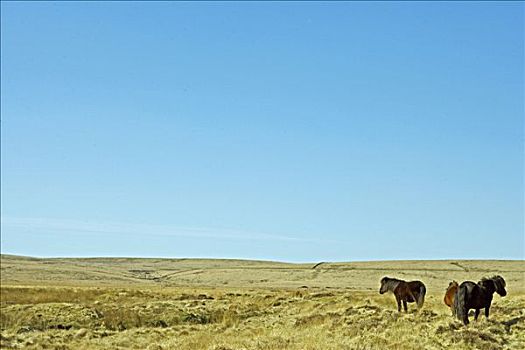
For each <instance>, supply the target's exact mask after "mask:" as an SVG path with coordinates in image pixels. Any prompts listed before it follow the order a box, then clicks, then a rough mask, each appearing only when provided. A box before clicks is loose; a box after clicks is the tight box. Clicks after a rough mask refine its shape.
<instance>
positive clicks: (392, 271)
mask: <svg viewBox="0 0 525 350" xmlns="http://www.w3.org/2000/svg"><path fill="white" fill-rule="evenodd" d="M0 263H1V269H0V272H1V282H2V285H35V286H36V285H47V286H49V285H78V286H145V285H148V286H153V285H157V286H163V287H169V286H186V287H187V286H210V287H213V286H217V287H219V286H232V287H249V288H338V289H356V290H375V289H377V288H378V285H379V280H380V279H381V277H383V276H391V277H397V278H401V279H406V280H411V279H420V280H423V281H424V282H425V284H426V285H427V286H428V288H429V290H430V291H432V290H438V291H439V292H440V293H441V292H442V291H443V289H444V288H446V286H447V285H448V282H449V281H450V280H452V279H455V280H457V281H463V280H474V281H477V280H479V279H480V278H481V277H483V276H489V275H494V274H501V275H502V276H504V277H505V279H506V280H507V284H508V287H509V290H521V291H523V290H525V280H524V276H525V261H524V260H513V261H508V260H432V261H425V260H418V261H371V262H322V263H321V262H312V263H301V264H294V263H283V262H272V261H256V260H235V259H161V258H122V257H119V258H106V257H105V258H34V257H28V256H16V255H8V254H2V255H1V256H0Z"/></svg>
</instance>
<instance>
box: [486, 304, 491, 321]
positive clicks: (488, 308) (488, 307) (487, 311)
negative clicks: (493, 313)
mask: <svg viewBox="0 0 525 350" xmlns="http://www.w3.org/2000/svg"><path fill="white" fill-rule="evenodd" d="M489 312H490V306H487V307H486V308H485V317H486V318H487V319H488V318H489Z"/></svg>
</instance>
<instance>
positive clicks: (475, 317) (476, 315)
mask: <svg viewBox="0 0 525 350" xmlns="http://www.w3.org/2000/svg"><path fill="white" fill-rule="evenodd" d="M478 316H479V309H476V311H475V312H474V321H477V320H478Z"/></svg>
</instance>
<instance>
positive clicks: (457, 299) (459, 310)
mask: <svg viewBox="0 0 525 350" xmlns="http://www.w3.org/2000/svg"><path fill="white" fill-rule="evenodd" d="M466 297H467V288H465V287H463V286H460V287H459V288H458V290H457V291H456V294H455V295H454V313H455V314H456V316H457V318H458V319H460V320H461V321H463V322H464V320H465V318H466V317H467V312H468V310H466V307H465V299H466Z"/></svg>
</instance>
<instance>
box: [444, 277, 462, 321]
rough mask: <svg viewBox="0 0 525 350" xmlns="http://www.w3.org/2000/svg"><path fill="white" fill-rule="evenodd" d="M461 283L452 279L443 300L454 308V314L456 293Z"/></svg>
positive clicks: (451, 308)
mask: <svg viewBox="0 0 525 350" xmlns="http://www.w3.org/2000/svg"><path fill="white" fill-rule="evenodd" d="M458 287H459V284H458V282H456V281H452V282H450V283H449V284H448V288H447V291H446V292H445V297H444V298H443V301H444V302H445V304H446V305H447V306H448V307H449V308H450V310H452V315H454V295H455V294H456V291H457V290H458Z"/></svg>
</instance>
